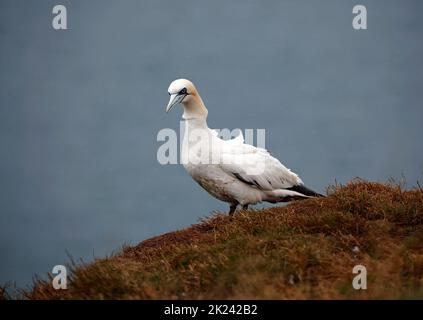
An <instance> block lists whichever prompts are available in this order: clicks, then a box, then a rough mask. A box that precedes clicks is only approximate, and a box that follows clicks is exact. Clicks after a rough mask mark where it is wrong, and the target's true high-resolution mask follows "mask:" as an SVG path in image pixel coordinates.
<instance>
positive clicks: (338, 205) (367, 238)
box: [24, 180, 423, 299]
mask: <svg viewBox="0 0 423 320" xmlns="http://www.w3.org/2000/svg"><path fill="white" fill-rule="evenodd" d="M358 264H361V265H364V266H365V267H366V268H367V273H368V281H367V290H359V291H357V290H355V289H353V287H352V284H351V283H352V279H353V277H354V276H355V275H354V274H353V273H352V269H353V267H354V266H355V265H358ZM24 294H25V296H26V297H27V298H29V299H169V298H170V299H240V298H241V299H244V298H245V299H342V298H346V299H379V298H423V191H422V190H421V189H420V188H415V189H412V190H409V191H404V190H402V188H400V187H399V186H395V185H389V184H379V183H369V182H364V181H361V180H360V181H354V182H351V183H349V184H348V185H346V186H344V187H332V188H331V189H330V190H329V196H328V197H327V198H318V199H310V200H305V201H299V202H295V203H291V204H289V205H287V206H282V207H273V208H270V209H265V210H257V211H255V210H248V211H240V212H239V213H238V214H236V215H235V216H233V217H229V216H227V215H225V214H215V215H213V216H212V217H210V218H208V219H206V220H204V221H202V222H201V223H199V224H196V225H193V226H191V227H189V228H187V229H184V230H181V231H176V232H171V233H167V234H164V235H162V236H158V237H155V238H152V239H149V240H146V241H143V242H141V243H140V244H139V245H137V246H134V247H126V248H124V249H123V250H122V252H120V253H118V254H116V255H114V256H112V257H109V258H105V259H101V260H97V261H95V262H93V263H91V264H88V265H84V266H73V271H72V275H71V277H70V281H69V283H68V289H67V290H58V291H57V290H54V289H53V288H52V286H51V284H50V283H49V282H44V281H38V282H36V284H35V285H34V288H33V290H32V291H29V292H25V293H24Z"/></svg>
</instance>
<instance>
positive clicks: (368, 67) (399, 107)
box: [0, 0, 423, 285]
mask: <svg viewBox="0 0 423 320" xmlns="http://www.w3.org/2000/svg"><path fill="white" fill-rule="evenodd" d="M358 3H362V4H365V5H366V6H367V10H368V30H366V31H354V30H353V28H352V26H351V21H352V17H353V15H352V7H353V5H355V4H357V1H339V0H332V1H318V2H317V1H311V0H310V1H300V0H290V1H279V0H275V1H266V2H264V1H259V0H254V1H251V0H250V1H246V0H242V1H224V0H219V1H216V0H215V1H205V0H203V1H199V0H184V1H158V0H154V1H153V0H151V1H139V0H133V1H129V0H127V1H119V2H118V1H112V0H109V1H103V0H101V1H100V0H98V1H94V0H90V1H82V0H79V1H60V2H56V1H26V0H25V1H24V0H19V1H18V0H1V2H0V282H5V281H8V280H14V281H16V282H17V284H18V285H28V284H29V283H30V280H31V277H32V275H33V274H34V273H39V274H44V273H45V272H47V271H51V269H52V268H53V266H54V265H56V264H61V263H64V262H67V261H68V258H67V254H66V251H68V252H69V253H70V254H71V255H72V256H73V257H74V258H79V257H82V258H83V259H84V260H86V261H90V260H91V259H92V258H93V257H94V256H95V257H102V256H104V255H105V254H108V253H111V252H112V251H113V250H117V249H119V247H120V246H121V245H123V244H124V243H132V244H135V243H137V242H139V241H141V240H143V239H145V238H148V237H150V236H153V235H158V234H161V233H164V232H167V231H170V230H174V229H177V228H182V227H184V226H187V225H189V224H192V223H195V222H197V221H198V219H199V218H200V217H202V216H205V215H208V214H210V213H211V212H212V211H213V210H227V207H226V205H225V204H224V203H221V202H219V201H218V200H215V199H213V198H211V197H210V196H209V195H208V194H207V193H206V192H205V191H203V190H202V189H201V188H200V187H199V186H197V185H196V184H195V183H194V182H193V181H191V179H190V177H189V176H188V175H187V174H186V173H185V171H184V169H183V168H182V167H181V166H179V165H173V166H161V165H159V164H158V162H157V160H156V152H157V148H158V147H159V146H160V143H159V142H157V133H158V131H159V130H160V129H162V128H173V129H175V130H177V131H178V130H179V119H180V116H181V110H180V109H179V108H176V109H175V111H173V112H172V113H171V114H169V115H166V114H165V113H164V107H165V105H166V103H167V100H168V95H167V87H168V85H169V83H170V82H171V81H172V80H174V79H175V78H179V77H186V78H189V79H191V80H193V81H194V82H195V83H196V84H197V87H198V89H199V91H200V93H201V95H202V97H203V99H204V101H205V103H206V105H207V107H208V108H209V124H210V126H211V127H214V128H231V129H233V128H236V127H240V128H265V129H266V146H267V148H268V149H270V150H271V151H272V152H273V153H274V154H275V155H276V156H277V157H279V158H280V159H281V160H282V162H283V163H284V164H285V165H287V166H288V167H290V168H292V169H293V170H294V171H296V172H297V173H299V174H300V175H301V177H302V178H303V180H304V181H305V183H306V184H307V185H309V186H310V187H312V188H314V189H317V190H318V191H321V192H322V191H324V189H325V187H326V186H327V185H328V184H330V183H333V182H334V180H335V179H337V180H338V181H340V182H342V183H344V182H347V181H348V180H350V179H351V178H354V177H356V176H360V177H362V178H365V179H370V180H378V181H386V180H387V179H389V178H390V177H396V178H401V176H404V177H405V178H406V179H407V181H408V182H409V184H410V185H412V184H414V183H415V181H416V180H417V179H421V177H422V171H423V150H422V141H421V139H422V136H423V129H422V124H421V122H422V118H423V106H422V101H423V90H422V89H423V88H422V80H423V69H422V67H423V61H422V57H423V45H422V31H423V19H421V13H422V12H423V1H418V0H416V1H411V0H409V1H403V0H392V1H360V2H358ZM56 4H64V5H66V6H67V9H68V27H69V30H67V31H55V30H53V28H52V27H51V21H52V18H53V15H52V13H51V11H52V7H53V6H54V5H56Z"/></svg>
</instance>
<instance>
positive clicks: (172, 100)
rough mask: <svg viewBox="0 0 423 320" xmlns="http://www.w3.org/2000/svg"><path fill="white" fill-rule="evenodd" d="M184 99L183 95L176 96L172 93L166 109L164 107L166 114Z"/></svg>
mask: <svg viewBox="0 0 423 320" xmlns="http://www.w3.org/2000/svg"><path fill="white" fill-rule="evenodd" d="M184 98H185V95H183V94H180V95H178V94H177V93H174V94H172V95H170V99H169V103H168V104H167V107H166V113H168V112H169V111H170V110H172V108H173V107H174V106H175V105H177V104H178V103H181V102H182V100H184Z"/></svg>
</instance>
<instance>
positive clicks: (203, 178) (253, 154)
mask: <svg viewBox="0 0 423 320" xmlns="http://www.w3.org/2000/svg"><path fill="white" fill-rule="evenodd" d="M168 93H169V95H170V100H169V103H168V105H167V107H166V113H167V112H169V111H170V110H171V109H172V108H173V107H174V106H175V105H176V104H179V103H181V104H182V106H183V108H184V113H183V115H182V118H183V119H184V120H185V134H184V138H183V142H182V163H183V165H184V167H185V169H186V170H187V171H188V173H189V174H190V175H191V177H192V178H193V179H194V180H195V181H196V182H198V183H199V184H200V186H201V187H203V188H204V189H205V190H206V191H208V192H209V193H210V194H211V195H212V196H214V197H216V198H217V199H219V200H222V201H225V202H228V203H229V204H230V210H229V214H230V215H232V214H233V213H234V212H235V210H236V208H237V206H238V205H242V207H243V209H247V208H248V205H249V204H255V203H258V202H262V201H267V202H271V203H276V202H288V201H291V200H294V199H305V198H310V197H321V196H322V195H321V194H318V193H316V192H314V191H313V190H310V189H309V188H307V187H306V186H305V185H304V184H303V182H302V180H301V179H300V178H299V177H298V175H297V174H295V173H294V172H292V171H291V170H290V169H288V168H286V167H285V166H284V165H283V164H282V163H280V162H279V160H278V159H276V158H274V157H272V156H271V155H270V153H269V152H268V151H267V150H265V149H262V148H257V147H254V146H252V145H249V144H245V143H244V138H243V136H242V134H240V135H239V136H237V137H236V138H234V139H232V140H223V139H220V138H219V137H218V135H217V132H216V131H214V130H212V129H209V127H208V126H207V121H206V120H207V114H208V111H207V109H206V107H205V105H204V103H203V100H202V99H201V97H200V95H199V93H198V91H197V89H196V88H195V86H194V84H193V83H192V82H191V81H189V80H186V79H178V80H175V81H173V82H172V83H171V84H170V86H169V89H168Z"/></svg>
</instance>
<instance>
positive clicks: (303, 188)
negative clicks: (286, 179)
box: [286, 184, 326, 198]
mask: <svg viewBox="0 0 423 320" xmlns="http://www.w3.org/2000/svg"><path fill="white" fill-rule="evenodd" d="M286 190H291V191H295V192H298V193H300V194H302V195H304V196H306V197H316V198H322V197H323V198H324V197H326V196H324V195H323V194H320V193H317V192H316V191H313V190H311V189H309V188H307V187H306V186H305V185H303V184H298V185H296V186H293V187H291V188H286Z"/></svg>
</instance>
